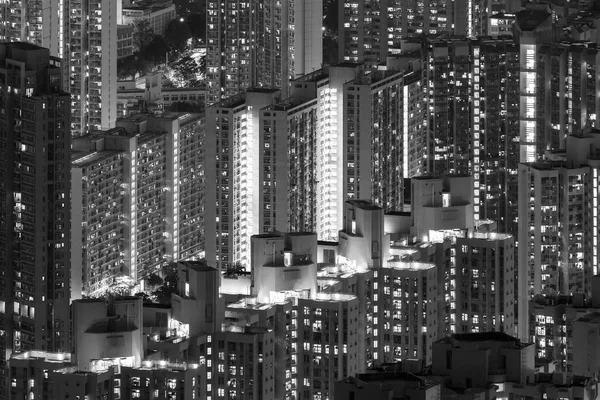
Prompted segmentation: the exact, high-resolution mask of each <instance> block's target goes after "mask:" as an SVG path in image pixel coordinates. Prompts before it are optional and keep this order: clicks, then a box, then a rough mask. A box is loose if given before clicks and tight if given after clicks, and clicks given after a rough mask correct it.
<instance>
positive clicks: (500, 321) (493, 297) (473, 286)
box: [451, 232, 527, 335]
mask: <svg viewBox="0 0 600 400" xmlns="http://www.w3.org/2000/svg"><path fill="white" fill-rule="evenodd" d="M514 244H515V240H514V237H512V236H511V235H507V234H502V233H493V232H492V233H473V234H470V235H468V236H467V237H457V238H456V240H455V242H454V244H453V247H454V254H455V265H454V268H456V273H455V274H454V276H453V278H454V281H453V282H452V285H455V287H454V289H453V291H454V290H456V292H455V293H456V297H455V302H456V303H455V304H456V307H452V306H451V309H455V310H456V311H455V312H454V314H455V315H454V318H455V321H456V331H455V332H457V333H470V332H493V331H497V332H505V333H507V334H509V335H513V334H515V333H516V331H515V325H516V322H517V321H515V306H516V301H517V300H519V301H527V299H525V298H523V299H517V296H515V282H514V281H515V277H516V276H517V274H516V270H515V246H514Z"/></svg>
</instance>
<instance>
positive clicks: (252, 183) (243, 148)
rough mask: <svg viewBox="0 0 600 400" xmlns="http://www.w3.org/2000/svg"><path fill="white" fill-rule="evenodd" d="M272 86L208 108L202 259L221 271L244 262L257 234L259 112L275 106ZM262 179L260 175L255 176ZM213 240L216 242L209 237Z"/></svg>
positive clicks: (244, 264)
mask: <svg viewBox="0 0 600 400" xmlns="http://www.w3.org/2000/svg"><path fill="white" fill-rule="evenodd" d="M278 94H279V93H278V91H276V90H274V89H265V90H258V89H257V90H252V91H248V92H245V93H241V94H239V95H237V96H235V97H231V98H229V99H226V100H223V101H221V102H220V103H217V104H214V105H213V106H211V107H208V108H207V109H206V141H205V154H206V158H205V164H204V168H205V180H206V182H207V183H208V184H207V185H206V194H205V199H206V209H205V212H206V215H210V216H211V218H207V219H206V221H205V227H206V237H209V238H211V240H209V241H207V242H206V260H207V261H208V263H209V265H215V266H216V267H217V268H221V269H225V267H226V266H227V265H230V264H233V263H236V262H239V263H241V264H242V265H243V266H248V265H249V261H250V236H252V235H254V234H257V233H260V232H261V231H262V230H261V229H260V221H259V220H258V217H259V215H260V214H259V210H260V208H259V207H260V204H261V203H260V199H261V198H262V193H260V189H259V185H258V184H257V182H256V178H257V164H258V162H260V159H261V156H262V154H261V151H262V149H260V148H259V147H258V146H257V144H258V143H259V136H260V129H259V123H258V121H259V118H258V117H259V110H260V109H262V108H264V107H266V106H267V105H270V104H273V103H274V102H275V101H276V99H277V96H278ZM259 177H260V175H259ZM212 238H214V240H213V239H212Z"/></svg>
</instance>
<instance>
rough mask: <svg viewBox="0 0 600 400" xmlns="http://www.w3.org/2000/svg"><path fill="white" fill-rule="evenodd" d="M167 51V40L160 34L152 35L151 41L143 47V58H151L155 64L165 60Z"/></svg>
mask: <svg viewBox="0 0 600 400" xmlns="http://www.w3.org/2000/svg"><path fill="white" fill-rule="evenodd" d="M168 52H169V45H168V44H167V41H166V40H165V39H164V38H163V37H162V36H160V35H154V38H153V39H152V41H151V42H150V43H149V44H148V46H146V47H145V48H144V58H145V59H147V60H152V62H153V64H157V63H161V62H164V61H165V60H166V54H167V53H168Z"/></svg>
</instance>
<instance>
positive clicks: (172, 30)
mask: <svg viewBox="0 0 600 400" xmlns="http://www.w3.org/2000/svg"><path fill="white" fill-rule="evenodd" d="M191 37H192V31H191V29H190V26H189V25H188V24H186V23H185V22H181V21H180V20H178V19H174V20H172V21H171V22H170V23H169V26H167V30H166V32H165V39H166V41H167V43H168V44H169V46H170V47H171V48H172V49H174V50H183V49H184V48H185V46H186V44H187V41H188V40H189V39H190V38H191Z"/></svg>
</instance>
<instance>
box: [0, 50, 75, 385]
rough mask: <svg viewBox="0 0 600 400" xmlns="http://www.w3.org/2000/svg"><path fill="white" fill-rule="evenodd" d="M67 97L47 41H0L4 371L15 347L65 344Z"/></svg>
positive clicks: (0, 350) (60, 347)
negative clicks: (40, 44) (45, 46)
mask: <svg viewBox="0 0 600 400" xmlns="http://www.w3.org/2000/svg"><path fill="white" fill-rule="evenodd" d="M69 101H70V96H69V95H68V94H67V93H66V92H64V91H63V85H62V78H61V64H60V61H59V60H58V59H56V58H54V57H51V56H50V55H49V51H48V50H47V49H43V48H40V47H38V46H35V45H32V44H28V43H21V42H19V43H5V44H2V45H0V132H1V138H2V139H0V140H1V142H2V148H1V150H0V158H1V160H2V162H1V168H0V171H1V174H2V180H1V181H2V184H1V186H0V193H1V194H2V198H3V199H4V203H3V207H2V211H1V213H2V214H1V220H2V229H1V231H0V235H1V236H0V237H1V240H0V242H1V243H2V247H0V249H1V250H0V252H1V253H0V255H1V257H0V258H1V261H0V271H2V278H1V279H0V324H2V325H1V326H0V329H1V330H2V335H0V363H1V365H0V370H1V371H6V368H5V367H6V364H5V363H6V361H7V360H8V358H9V357H10V354H11V353H12V352H19V351H25V350H30V349H41V350H49V351H68V349H69V348H70V344H69V319H70V314H69V303H70V290H69V286H70V275H71V261H70V256H69V253H70V246H71V240H70V237H71V232H70V229H69V216H70V213H71V200H70V195H69V194H70V188H71V185H70V181H69V161H70V153H71V146H70V131H69V116H70V104H69ZM5 378H6V375H5V374H4V376H2V379H0V385H2V386H0V393H4V391H5V390H6V386H4V385H5V384H6V379H5Z"/></svg>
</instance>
